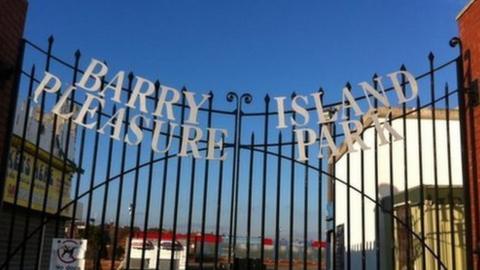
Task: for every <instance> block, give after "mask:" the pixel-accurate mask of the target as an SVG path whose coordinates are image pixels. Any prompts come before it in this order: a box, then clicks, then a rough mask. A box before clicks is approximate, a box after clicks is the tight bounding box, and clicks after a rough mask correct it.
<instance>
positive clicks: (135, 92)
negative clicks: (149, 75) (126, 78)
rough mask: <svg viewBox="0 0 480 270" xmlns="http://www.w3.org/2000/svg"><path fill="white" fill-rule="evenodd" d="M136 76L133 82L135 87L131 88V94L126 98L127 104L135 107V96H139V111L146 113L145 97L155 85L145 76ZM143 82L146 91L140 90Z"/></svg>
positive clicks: (152, 90) (151, 92) (151, 91)
mask: <svg viewBox="0 0 480 270" xmlns="http://www.w3.org/2000/svg"><path fill="white" fill-rule="evenodd" d="M136 78H137V81H136V83H135V87H134V88H133V90H132V94H131V96H130V99H129V100H128V103H127V106H128V107H130V108H133V109H135V108H136V107H135V102H136V101H137V98H139V99H140V111H141V112H144V113H148V110H147V98H146V97H147V96H150V95H151V94H153V92H154V91H155V85H154V84H153V83H152V82H151V81H149V80H147V79H145V78H142V77H138V76H136ZM144 84H146V85H147V91H145V92H142V91H141V90H142V88H143V85H144Z"/></svg>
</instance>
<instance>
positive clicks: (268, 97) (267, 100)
mask: <svg viewBox="0 0 480 270" xmlns="http://www.w3.org/2000/svg"><path fill="white" fill-rule="evenodd" d="M264 100H265V103H269V102H270V96H269V95H268V94H266V95H265V98H264Z"/></svg>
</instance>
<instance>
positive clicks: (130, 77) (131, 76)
mask: <svg viewBox="0 0 480 270" xmlns="http://www.w3.org/2000/svg"><path fill="white" fill-rule="evenodd" d="M128 79H129V80H130V81H132V80H133V72H131V71H130V72H129V73H128Z"/></svg>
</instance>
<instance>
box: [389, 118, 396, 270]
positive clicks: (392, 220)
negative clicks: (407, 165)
mask: <svg viewBox="0 0 480 270" xmlns="http://www.w3.org/2000/svg"><path fill="white" fill-rule="evenodd" d="M388 121H389V124H390V126H391V125H392V112H390V113H389V115H388ZM388 137H389V138H388V141H389V143H388V160H389V179H390V211H391V214H390V224H391V227H390V234H391V235H390V237H391V239H390V243H391V244H390V245H391V246H390V249H391V250H390V252H391V254H390V255H391V258H392V262H391V266H390V267H391V269H396V267H395V266H396V262H395V249H396V248H395V218H394V215H395V209H394V208H395V193H394V188H395V186H394V182H395V181H394V179H393V141H392V134H391V133H389V135H388Z"/></svg>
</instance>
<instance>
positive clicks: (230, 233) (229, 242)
mask: <svg viewBox="0 0 480 270" xmlns="http://www.w3.org/2000/svg"><path fill="white" fill-rule="evenodd" d="M227 98H228V97H227ZM236 110H237V111H236V113H235V124H234V125H235V131H234V132H235V134H234V138H233V140H234V146H233V157H234V160H233V163H232V167H233V169H232V191H231V196H232V197H231V200H230V225H229V230H228V263H229V264H231V263H232V260H231V256H232V244H234V242H233V241H232V240H233V239H232V236H233V222H234V219H233V216H234V212H235V194H236V181H235V167H236V157H237V151H238V145H237V136H238V135H237V132H238V122H239V114H240V113H239V110H240V108H238V106H237V109H236ZM234 250H235V249H234Z"/></svg>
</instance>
